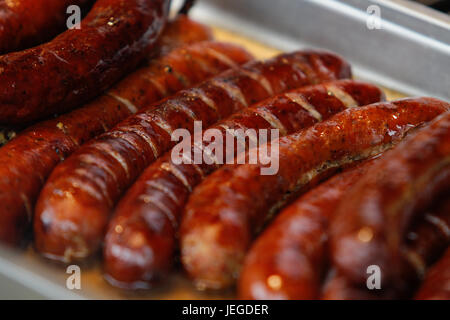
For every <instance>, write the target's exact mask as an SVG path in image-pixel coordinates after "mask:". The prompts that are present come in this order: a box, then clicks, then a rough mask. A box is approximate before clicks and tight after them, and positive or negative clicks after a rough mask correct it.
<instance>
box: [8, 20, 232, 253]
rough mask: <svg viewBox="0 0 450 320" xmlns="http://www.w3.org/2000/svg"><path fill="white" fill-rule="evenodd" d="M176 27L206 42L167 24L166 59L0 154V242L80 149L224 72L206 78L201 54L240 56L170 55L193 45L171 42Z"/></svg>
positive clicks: (12, 236)
mask: <svg viewBox="0 0 450 320" xmlns="http://www.w3.org/2000/svg"><path fill="white" fill-rule="evenodd" d="M181 25H182V26H184V27H185V28H186V29H185V30H186V31H188V30H191V29H190V27H191V26H192V27H193V28H196V29H198V33H197V36H198V37H197V40H198V41H202V40H205V39H209V31H208V30H209V29H206V28H204V29H202V27H201V26H200V25H198V24H197V23H195V22H192V21H189V20H187V19H186V18H185V17H182V18H181V19H178V20H176V21H174V22H173V23H170V24H169V25H168V28H167V29H166V30H167V31H168V32H169V33H168V34H166V33H165V34H164V35H163V37H162V42H163V44H161V46H160V47H159V48H161V49H158V51H164V52H166V53H165V54H161V55H160V56H159V58H155V59H152V60H150V61H149V62H148V65H147V66H144V67H142V68H141V69H138V70H137V71H136V72H134V73H132V74H131V75H129V76H128V77H127V78H125V79H124V80H123V81H121V82H119V83H118V84H117V85H116V86H114V87H113V88H112V89H111V90H110V91H109V92H108V93H107V94H106V95H104V96H102V97H100V98H98V99H96V100H94V101H92V102H91V103H89V104H87V105H86V106H84V107H82V108H80V109H77V110H74V111H72V112H71V113H69V114H66V115H63V116H60V117H58V118H55V119H53V120H48V121H44V122H41V123H38V124H36V125H34V126H32V127H30V128H28V129H27V130H25V131H24V132H22V133H20V134H18V136H17V137H16V138H15V139H13V140H12V141H10V142H8V144H6V145H5V146H4V147H2V148H0V162H1V163H3V164H5V165H2V166H1V167H0V203H1V204H2V205H1V206H0V241H2V242H6V243H9V244H19V243H20V242H21V240H22V239H23V236H24V232H25V231H26V229H27V228H28V226H29V224H30V222H31V220H30V219H31V216H32V213H33V211H34V205H35V202H36V200H37V196H38V195H39V192H40V190H41V188H42V187H43V184H44V182H45V180H46V179H47V177H48V176H49V174H50V173H51V171H52V170H53V168H54V167H55V166H56V165H57V164H58V163H59V162H60V161H61V160H63V159H64V158H66V157H67V156H69V155H70V154H71V153H72V152H74V151H75V150H76V149H78V148H79V146H80V145H81V144H82V143H84V142H85V141H87V140H89V139H92V138H93V137H95V136H96V135H98V134H101V133H103V132H105V131H106V130H108V129H110V128H112V127H113V126H114V125H115V124H117V123H118V122H119V121H121V120H123V119H124V118H126V117H127V116H129V115H131V114H132V112H134V111H135V109H138V108H141V107H143V106H144V105H147V103H150V102H154V101H157V100H159V99H160V98H162V97H164V96H166V95H170V94H173V93H175V92H176V91H178V90H181V89H183V88H185V87H186V86H187V85H190V84H194V83H196V82H199V81H200V80H202V79H204V78H205V77H209V76H211V75H212V74H213V72H215V73H217V72H219V71H220V70H223V68H222V69H221V68H220V66H221V65H218V66H217V68H211V70H210V72H211V73H209V72H204V71H202V70H203V66H204V65H205V64H207V62H208V61H207V60H208V59H209V58H210V57H209V56H208V55H205V54H203V53H202V51H204V49H205V48H207V47H210V48H211V50H213V48H214V47H216V49H218V50H223V52H224V54H226V52H227V51H231V52H234V51H236V50H237V51H240V49H238V48H237V47H233V46H224V47H223V46H222V45H221V44H215V43H210V42H205V43H199V44H193V45H191V46H188V45H186V46H185V47H181V48H178V49H176V48H175V49H173V50H172V51H171V52H169V48H170V47H172V48H174V47H175V46H176V45H177V43H178V46H179V47H180V46H182V45H183V44H184V43H190V42H192V41H195V39H196V37H195V36H194V34H193V33H192V32H187V34H190V36H189V37H188V38H186V39H185V38H183V37H182V36H178V35H176V36H175V37H176V38H175V37H174V35H173V34H172V32H170V30H172V29H173V28H175V29H178V28H179V27H180V26H181ZM164 43H166V44H164ZM187 66H189V67H187ZM168 70H170V71H171V72H168ZM6 164H7V165H6Z"/></svg>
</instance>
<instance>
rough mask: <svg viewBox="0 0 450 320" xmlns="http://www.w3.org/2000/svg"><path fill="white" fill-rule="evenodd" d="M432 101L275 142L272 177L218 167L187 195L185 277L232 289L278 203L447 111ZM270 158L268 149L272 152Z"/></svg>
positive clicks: (348, 114) (387, 108) (344, 116)
mask: <svg viewBox="0 0 450 320" xmlns="http://www.w3.org/2000/svg"><path fill="white" fill-rule="evenodd" d="M448 106H449V105H448V104H447V103H445V102H443V101H440V100H437V99H433V98H417V99H405V100H398V101H395V102H392V103H379V104H374V105H370V106H366V107H363V108H354V109H351V110H346V111H343V112H341V113H339V114H337V115H335V116H333V117H331V118H330V119H328V120H326V121H324V122H321V123H318V124H316V125H314V126H313V127H311V128H309V129H306V130H304V131H301V132H299V133H296V134H293V135H289V136H286V137H283V138H280V139H279V143H278V145H279V153H278V154H279V157H278V159H276V157H273V158H275V159H274V160H275V161H276V160H278V165H279V171H278V174H276V175H262V174H261V172H262V169H263V168H265V167H267V166H265V165H263V164H261V163H259V164H257V165H254V164H243V165H239V164H234V165H226V166H224V167H223V168H221V169H219V170H218V171H216V172H214V173H213V174H212V175H211V176H209V177H208V178H207V179H206V180H205V181H204V182H203V183H202V184H200V185H199V186H198V187H197V189H196V190H194V192H193V194H192V195H191V197H190V199H189V201H188V204H187V206H186V209H185V214H184V216H183V221H182V224H181V231H180V236H181V254H182V261H183V264H184V267H185V269H186V270H187V272H188V273H189V275H190V276H191V277H192V278H193V279H194V281H195V282H196V284H197V285H198V286H199V287H201V288H205V287H206V288H223V287H227V286H229V285H231V284H233V282H234V280H235V278H236V277H237V276H238V274H239V271H240V267H241V264H242V261H243V259H244V255H245V253H246V251H247V249H248V246H249V245H250V243H251V241H252V238H253V236H254V234H255V232H257V231H258V230H259V229H260V228H261V227H262V225H263V223H264V222H265V221H266V220H267V219H268V218H269V217H270V216H271V214H272V213H273V212H275V211H276V210H277V209H278V208H280V207H281V206H282V205H283V204H284V203H285V201H287V200H289V199H290V198H291V197H292V196H294V195H296V194H298V193H299V191H303V190H304V189H305V188H307V187H308V185H309V184H310V183H311V182H312V183H314V182H315V181H317V180H319V179H320V178H323V177H326V176H328V175H329V174H330V171H332V170H333V169H337V168H339V167H342V166H344V165H347V164H351V163H353V162H354V161H356V160H363V159H366V158H368V157H371V156H374V155H376V154H379V153H380V152H382V151H384V150H386V149H387V148H389V147H390V146H391V145H392V144H393V143H397V142H398V141H400V140H401V139H402V138H403V136H404V135H405V133H406V131H408V130H409V129H410V128H412V127H414V126H417V125H419V124H421V123H423V122H426V121H430V120H431V119H433V118H434V117H436V116H437V115H439V114H440V113H442V112H444V111H446V110H447V108H448ZM275 150H276V148H275Z"/></svg>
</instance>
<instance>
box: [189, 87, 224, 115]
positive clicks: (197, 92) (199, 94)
mask: <svg viewBox="0 0 450 320" xmlns="http://www.w3.org/2000/svg"><path fill="white" fill-rule="evenodd" d="M187 95H188V96H189V97H191V98H193V99H200V100H202V101H203V102H204V103H205V104H206V105H207V106H208V107H210V108H211V109H212V110H214V112H216V114H218V110H217V106H216V103H215V102H214V101H213V100H212V99H210V98H208V97H207V96H206V94H205V93H204V92H203V91H202V89H201V88H199V87H198V88H192V89H190V90H189V91H188V93H187Z"/></svg>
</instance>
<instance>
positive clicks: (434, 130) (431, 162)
mask: <svg viewBox="0 0 450 320" xmlns="http://www.w3.org/2000/svg"><path fill="white" fill-rule="evenodd" d="M442 105H443V106H445V107H446V108H447V109H449V104H448V103H443V104H442ZM449 187H450V112H447V113H445V114H444V115H442V116H441V117H439V118H438V119H436V120H435V121H433V122H432V123H431V124H430V125H428V126H426V127H425V128H422V129H421V130H419V131H418V132H417V133H416V134H414V135H412V136H411V137H408V139H407V140H406V141H404V142H403V143H402V144H401V145H399V146H398V147H397V148H396V149H394V150H392V151H391V152H389V153H388V154H386V156H385V157H383V160H382V161H380V162H379V163H378V164H377V166H376V168H374V169H373V171H371V172H370V173H368V174H367V175H365V176H364V177H363V178H362V179H361V180H360V181H358V182H357V184H356V185H355V187H354V188H352V189H351V190H350V191H349V193H348V194H347V195H346V197H345V198H344V199H343V200H342V202H341V204H340V206H339V208H338V211H337V213H336V215H335V217H334V218H335V219H334V221H333V223H332V224H331V229H330V232H331V242H330V244H331V254H332V258H333V262H334V264H335V266H336V268H337V270H338V271H339V272H340V273H342V275H343V276H344V277H347V278H348V280H349V281H350V282H352V283H355V284H357V285H358V284H359V285H361V284H364V283H365V282H366V276H367V274H366V269H367V267H368V266H371V265H377V266H378V267H379V268H380V269H381V273H382V277H383V285H384V286H385V287H388V286H389V287H399V288H401V287H402V286H404V282H405V278H406V277H407V274H408V272H406V270H407V268H408V265H409V264H408V263H407V261H406V259H405V255H404V252H405V236H406V231H407V228H408V227H409V226H410V225H411V223H412V221H413V219H415V217H417V216H418V214H420V213H424V212H425V211H424V210H425V209H426V208H427V207H429V206H430V204H431V203H432V202H433V200H434V199H436V197H437V196H438V195H439V194H440V193H441V192H443V191H444V190H448V188H449Z"/></svg>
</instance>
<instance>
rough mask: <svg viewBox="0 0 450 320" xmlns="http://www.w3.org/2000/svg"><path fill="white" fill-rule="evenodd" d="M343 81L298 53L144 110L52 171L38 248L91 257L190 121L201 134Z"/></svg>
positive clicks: (319, 57)
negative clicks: (141, 180) (273, 99)
mask: <svg viewBox="0 0 450 320" xmlns="http://www.w3.org/2000/svg"><path fill="white" fill-rule="evenodd" d="M244 58H248V56H245V57H244ZM348 76H350V67H349V66H348V64H347V63H345V62H344V61H343V60H342V59H341V58H339V57H337V56H335V55H333V54H330V53H323V52H313V51H300V52H295V53H291V54H284V55H280V56H278V57H276V58H273V59H271V60H269V61H267V62H258V61H255V62H250V63H248V64H245V65H244V66H243V67H241V68H237V69H232V70H229V71H227V72H225V73H223V74H221V75H220V76H218V77H215V78H213V79H211V80H208V81H206V82H204V83H202V84H201V85H199V86H198V87H195V88H191V89H188V90H184V91H181V92H179V93H178V94H176V95H174V96H172V97H171V98H169V99H166V100H163V101H162V102H160V103H158V104H155V105H150V106H148V107H146V108H144V109H143V110H142V111H140V112H139V113H137V114H136V115H134V116H132V117H129V118H128V119H126V120H125V121H123V122H121V123H120V124H119V125H117V126H116V127H115V128H114V129H113V130H111V131H109V132H107V133H106V134H103V135H101V136H99V137H97V138H96V139H95V140H92V141H91V142H89V143H87V144H86V145H85V146H83V147H82V148H81V149H80V150H79V151H78V152H76V153H75V154H74V155H73V156H72V157H70V158H69V159H67V160H66V161H65V162H64V163H62V164H61V165H59V166H58V167H57V168H56V169H55V171H54V172H53V173H52V175H51V177H50V179H49V181H48V183H47V185H46V186H45V188H44V189H43V191H42V193H41V196H40V198H39V201H38V205H37V210H36V213H37V215H36V219H35V228H34V230H35V244H36V247H37V249H38V250H39V251H40V252H41V253H42V254H43V255H45V256H47V257H49V258H52V259H59V260H63V261H71V260H73V259H82V258H85V257H87V256H89V255H91V254H92V253H95V252H96V251H97V250H98V249H99V247H100V243H101V241H102V239H103V235H104V232H105V231H106V230H105V229H106V225H107V222H108V218H109V215H110V213H111V211H112V209H113V208H114V205H115V203H116V202H117V201H118V200H119V199H120V196H121V195H122V193H123V192H124V191H125V190H126V189H127V188H128V187H129V186H130V185H131V184H132V183H133V182H134V180H135V179H136V178H137V177H138V175H139V174H140V173H141V172H142V171H143V170H144V169H145V168H146V167H147V166H148V165H150V164H151V163H152V162H153V161H154V160H155V159H156V158H158V157H159V156H160V155H161V154H163V153H164V152H165V151H167V150H168V149H169V148H171V147H172V146H173V145H174V142H173V141H172V139H171V135H172V132H173V131H174V130H175V129H177V128H184V129H187V130H189V132H192V131H193V126H194V121H202V122H203V125H204V126H205V127H208V126H210V125H212V124H213V123H215V122H217V121H218V120H220V119H222V118H224V117H226V116H229V115H230V114H232V113H233V112H236V111H238V110H240V109H243V108H245V107H247V106H248V105H250V104H253V103H256V102H258V101H261V100H263V99H266V98H268V97H270V96H272V95H273V94H277V93H280V92H283V91H287V90H289V89H292V88H294V87H299V86H301V85H306V84H310V83H312V82H319V81H323V80H330V79H335V78H338V77H348ZM86 158H90V159H95V161H87V160H86ZM68 226H70V227H68Z"/></svg>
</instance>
